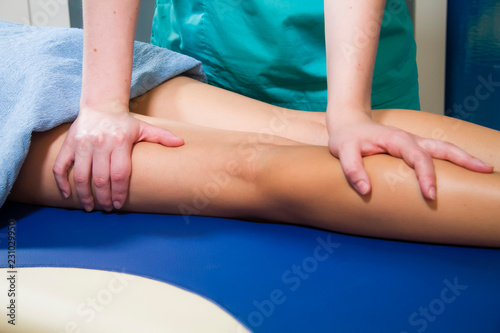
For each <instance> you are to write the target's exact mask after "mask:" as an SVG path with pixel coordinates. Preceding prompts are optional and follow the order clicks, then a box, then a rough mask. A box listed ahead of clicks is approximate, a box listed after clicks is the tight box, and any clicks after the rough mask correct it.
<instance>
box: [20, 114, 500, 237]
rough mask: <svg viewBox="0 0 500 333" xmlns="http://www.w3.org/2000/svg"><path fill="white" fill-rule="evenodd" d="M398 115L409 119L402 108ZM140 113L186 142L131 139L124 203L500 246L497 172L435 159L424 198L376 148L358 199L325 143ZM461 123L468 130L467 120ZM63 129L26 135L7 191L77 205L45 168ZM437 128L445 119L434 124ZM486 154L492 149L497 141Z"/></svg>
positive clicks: (492, 138)
mask: <svg viewBox="0 0 500 333" xmlns="http://www.w3.org/2000/svg"><path fill="white" fill-rule="evenodd" d="M398 112H399V111H398ZM387 113H388V115H390V114H391V111H387ZM405 115H406V116H405V117H407V120H405V121H408V122H410V123H411V126H414V125H413V124H414V122H413V118H414V117H413V116H411V113H410V114H406V113H405ZM424 118H425V117H424ZM149 121H151V122H153V123H155V124H157V125H159V126H163V127H166V128H169V129H170V130H172V131H173V132H174V133H176V134H178V135H181V136H182V137H184V138H185V140H186V145H185V146H183V147H180V148H165V147H162V146H160V145H156V144H149V143H140V144H137V145H136V146H135V148H134V151H133V172H132V177H131V184H130V196H129V198H128V201H127V203H126V205H125V206H124V209H125V210H128V211H140V212H157V213H171V214H188V215H189V214H193V215H195V214H199V215H209V216H222V217H236V218H245V219H259V220H260V219H263V220H268V221H278V222H285V223H286V222H288V223H295V224H301V225H310V226H315V227H319V228H325V229H329V230H333V231H338V232H345V233H351V234H358V235H365V236H374V237H383V238H394V239H406V240H414V241H424V242H438V243H451V244H466V245H478V246H497V247H500V222H499V220H498V216H500V205H499V204H498V203H499V202H500V174H498V173H493V174H486V175H485V174H478V173H474V172H470V171H467V170H465V169H463V168H460V167H457V166H454V165H452V164H450V163H448V162H442V161H436V169H437V175H438V200H437V201H436V202H432V203H430V202H427V201H425V200H424V199H422V196H421V194H420V191H419V187H418V184H417V181H416V179H415V178H414V177H413V172H412V171H411V170H410V169H409V168H408V167H407V166H406V165H405V164H404V162H402V161H401V160H399V159H396V158H392V157H390V156H386V155H378V156H373V157H369V158H366V159H365V163H366V167H367V170H368V172H369V174H370V177H371V179H372V182H373V193H372V194H371V196H370V197H368V198H363V197H360V196H359V195H357V193H356V192H355V191H354V190H353V189H352V188H351V187H350V186H349V184H348V183H347V181H346V180H345V177H344V176H343V174H342V170H341V167H340V164H339V162H338V160H336V159H335V158H333V157H332V156H331V155H330V153H329V152H328V150H327V148H326V147H320V146H309V145H304V144H299V143H296V142H293V141H290V140H287V139H283V138H279V137H274V136H270V135H268V136H262V137H261V136H259V134H256V133H246V132H231V131H225V130H218V129H210V128H204V127H196V126H193V125H186V124H181V123H177V122H173V121H170V120H166V119H157V118H152V119H149ZM461 126H462V130H463V131H469V130H470V129H469V125H468V124H465V123H463V124H462V125H461ZM470 126H472V128H476V127H475V126H473V125H470ZM66 130H67V126H61V127H59V128H57V129H54V130H52V131H49V132H46V133H42V134H37V135H35V136H34V138H33V145H32V148H31V150H30V154H29V157H28V159H27V161H26V163H25V165H24V167H23V170H22V172H21V175H20V177H19V180H18V182H17V184H16V187H15V189H14V191H13V193H12V199H15V200H18V201H23V202H29V203H36V204H43V205H50V206H57V207H73V208H78V207H79V204H78V201H77V200H76V198H69V199H67V200H65V199H63V198H62V196H61V195H60V194H59V191H58V189H57V186H56V184H55V182H54V179H53V175H52V165H53V162H54V159H55V157H56V155H57V152H58V150H59V147H60V146H61V144H62V141H63V139H64V135H65V132H66ZM443 130H444V131H445V132H447V131H448V130H449V128H448V127H447V126H444V125H443ZM477 131H478V134H481V135H480V136H479V137H474V138H469V140H470V141H473V142H471V145H474V146H478V145H479V144H480V143H479V141H481V144H486V145H487V146H490V147H494V145H495V144H496V142H499V140H500V134H499V133H498V132H496V131H488V130H479V129H477ZM489 154H490V155H491V156H492V157H493V158H494V157H495V156H498V155H499V154H500V152H499V149H498V147H497V148H494V149H492V150H491V151H490V152H489Z"/></svg>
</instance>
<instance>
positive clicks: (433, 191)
mask: <svg viewBox="0 0 500 333" xmlns="http://www.w3.org/2000/svg"><path fill="white" fill-rule="evenodd" d="M428 196H429V199H431V200H436V188H435V187H434V186H431V188H429V192H428Z"/></svg>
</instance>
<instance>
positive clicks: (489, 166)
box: [481, 161, 493, 168]
mask: <svg viewBox="0 0 500 333" xmlns="http://www.w3.org/2000/svg"><path fill="white" fill-rule="evenodd" d="M481 163H483V165H484V166H485V167H487V168H493V166H492V165H490V164H488V163H486V162H483V161H481Z"/></svg>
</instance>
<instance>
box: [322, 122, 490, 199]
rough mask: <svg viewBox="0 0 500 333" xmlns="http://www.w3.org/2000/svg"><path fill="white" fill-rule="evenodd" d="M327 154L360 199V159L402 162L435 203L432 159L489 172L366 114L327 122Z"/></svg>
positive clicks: (365, 187) (446, 147)
mask: <svg viewBox="0 0 500 333" xmlns="http://www.w3.org/2000/svg"><path fill="white" fill-rule="evenodd" d="M328 131H329V134H330V138H329V141H328V147H329V149H330V152H331V153H332V154H333V155H334V156H336V157H337V158H339V160H340V163H341V165H342V169H343V171H344V174H345V175H346V177H347V180H348V181H349V183H350V184H351V185H352V186H353V187H354V188H355V189H356V191H358V192H359V193H360V194H362V195H367V194H369V193H370V191H371V183H370V179H369V177H368V174H367V172H366V170H365V168H364V166H363V160H362V157H363V156H370V155H375V154H381V153H387V154H390V155H392V156H394V157H399V158H402V159H403V160H404V161H405V162H406V164H408V165H409V166H410V167H412V168H413V169H414V170H415V173H416V176H417V179H418V182H419V185H420V190H421V192H422V194H423V196H424V197H425V198H426V199H428V200H435V199H436V173H435V169H434V164H433V161H432V159H433V158H436V159H442V160H447V161H450V162H452V163H454V164H457V165H459V166H462V167H464V168H467V169H469V170H472V171H476V172H484V173H489V172H492V171H493V168H492V167H491V166H489V165H487V164H485V163H483V162H482V161H481V160H479V159H477V158H475V157H473V156H471V155H469V154H468V153H466V152H465V151H463V150H462V149H460V148H458V147H457V146H455V145H453V144H451V143H448V142H444V141H440V140H434V139H427V138H423V137H420V136H417V135H414V134H411V133H408V132H405V131H403V130H401V129H399V128H396V127H391V126H385V125H381V124H378V123H376V122H374V121H372V119H371V117H370V115H369V113H366V112H357V113H354V112H353V113H352V114H347V113H344V114H342V115H339V116H338V117H336V115H334V116H332V117H330V118H329V119H328Z"/></svg>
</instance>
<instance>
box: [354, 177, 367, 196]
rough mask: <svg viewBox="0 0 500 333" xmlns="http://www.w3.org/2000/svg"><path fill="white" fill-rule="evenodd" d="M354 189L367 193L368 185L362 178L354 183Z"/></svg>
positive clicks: (363, 193)
mask: <svg viewBox="0 0 500 333" xmlns="http://www.w3.org/2000/svg"><path fill="white" fill-rule="evenodd" d="M356 189H357V190H358V192H359V193H361V194H362V195H367V194H368V192H370V187H369V186H368V184H367V183H366V182H365V181H364V180H360V181H359V182H357V183H356Z"/></svg>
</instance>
